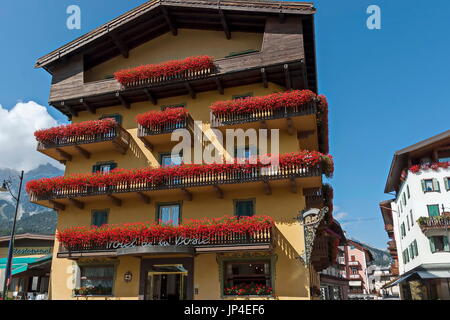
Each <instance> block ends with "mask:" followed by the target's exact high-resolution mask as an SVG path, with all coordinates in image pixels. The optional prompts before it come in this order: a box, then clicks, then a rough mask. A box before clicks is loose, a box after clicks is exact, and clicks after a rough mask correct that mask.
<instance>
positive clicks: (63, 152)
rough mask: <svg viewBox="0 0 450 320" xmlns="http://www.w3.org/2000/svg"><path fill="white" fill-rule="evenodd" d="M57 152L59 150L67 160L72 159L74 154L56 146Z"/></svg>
mask: <svg viewBox="0 0 450 320" xmlns="http://www.w3.org/2000/svg"><path fill="white" fill-rule="evenodd" d="M55 150H56V152H58V154H59V155H60V156H61V157H63V158H64V159H65V160H67V161H72V155H70V154H68V153H67V152H65V151H64V150H61V149H60V148H56V149H55Z"/></svg>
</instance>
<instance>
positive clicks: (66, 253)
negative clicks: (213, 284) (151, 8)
mask: <svg viewBox="0 0 450 320" xmlns="http://www.w3.org/2000/svg"><path fill="white" fill-rule="evenodd" d="M272 233H273V230H272V229H267V230H260V231H256V232H252V233H247V234H238V233H233V234H231V235H206V234H201V233H199V234H198V235H197V236H196V238H197V239H207V242H208V243H207V244H198V245H197V244H195V245H186V244H185V243H184V242H183V241H182V240H180V238H177V237H173V238H169V239H166V240H164V241H163V242H161V241H160V240H159V239H153V240H152V241H148V240H147V241H145V242H143V241H141V240H139V239H135V240H134V242H133V243H132V244H131V245H128V246H127V247H126V248H120V246H118V245H117V244H116V243H106V244H104V245H96V244H95V243H88V244H85V245H83V246H73V247H66V246H64V245H60V247H59V250H58V254H57V256H58V258H69V259H78V258H83V257H118V256H126V255H132V256H141V255H151V254H158V255H159V254H174V253H183V254H198V253H210V252H233V251H270V250H272V247H273V235H272Z"/></svg>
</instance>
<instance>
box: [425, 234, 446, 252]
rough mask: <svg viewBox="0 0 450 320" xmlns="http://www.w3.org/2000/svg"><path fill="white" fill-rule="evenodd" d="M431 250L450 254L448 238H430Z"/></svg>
mask: <svg viewBox="0 0 450 320" xmlns="http://www.w3.org/2000/svg"><path fill="white" fill-rule="evenodd" d="M430 248H431V252H432V253H435V252H449V251H450V247H449V244H448V237H447V236H434V237H430Z"/></svg>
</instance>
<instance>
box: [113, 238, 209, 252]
mask: <svg viewBox="0 0 450 320" xmlns="http://www.w3.org/2000/svg"><path fill="white" fill-rule="evenodd" d="M208 244H209V239H198V238H184V237H176V238H175V243H174V244H171V243H169V242H168V241H164V240H160V241H159V242H157V243H156V244H154V243H152V242H141V243H140V244H139V245H138V241H137V239H134V240H132V241H129V242H119V241H114V242H109V243H108V244H107V249H124V248H134V247H158V246H159V247H167V246H172V245H175V246H202V245H208Z"/></svg>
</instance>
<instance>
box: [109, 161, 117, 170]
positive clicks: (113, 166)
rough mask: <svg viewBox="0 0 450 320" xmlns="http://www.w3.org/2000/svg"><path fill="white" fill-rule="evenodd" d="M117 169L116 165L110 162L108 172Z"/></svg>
mask: <svg viewBox="0 0 450 320" xmlns="http://www.w3.org/2000/svg"><path fill="white" fill-rule="evenodd" d="M116 168H117V163H115V162H111V165H110V166H109V170H111V171H112V170H114V169H116Z"/></svg>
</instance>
